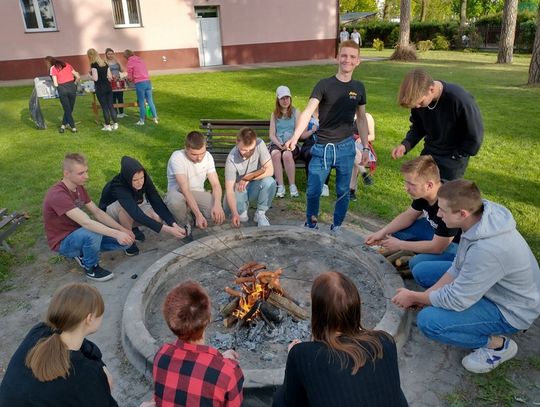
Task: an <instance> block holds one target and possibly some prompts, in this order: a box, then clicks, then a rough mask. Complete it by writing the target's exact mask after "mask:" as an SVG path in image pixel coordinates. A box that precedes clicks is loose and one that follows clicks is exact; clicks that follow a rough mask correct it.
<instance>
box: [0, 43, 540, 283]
mask: <svg viewBox="0 0 540 407" xmlns="http://www.w3.org/2000/svg"><path fill="white" fill-rule="evenodd" d="M390 53H391V50H385V51H383V52H382V53H379V52H377V51H374V50H371V49H363V50H362V55H363V56H364V57H366V58H367V57H379V56H386V57H387V56H389V55H390ZM420 58H421V59H420V60H419V61H418V62H416V63H414V64H411V63H395V62H390V61H386V60H385V61H376V62H364V63H363V64H362V65H360V67H359V68H358V69H357V72H356V74H355V77H356V78H357V79H360V80H362V81H364V83H365V85H366V89H367V93H368V105H367V107H368V111H370V112H371V113H372V114H373V116H374V117H375V121H376V135H377V140H376V142H375V146H376V150H377V153H378V156H379V168H378V169H377V172H376V174H375V180H376V182H375V185H373V186H372V187H370V188H364V189H363V190H362V191H361V194H360V199H359V200H358V202H356V203H352V204H351V211H353V212H356V213H361V214H368V215H373V216H378V217H381V218H383V219H389V218H391V217H392V216H393V215H395V214H397V213H398V212H399V211H401V210H402V209H404V208H405V207H406V206H407V205H408V204H409V199H408V198H407V195H406V194H405V193H404V191H403V188H402V182H401V177H400V174H399V165H400V162H396V161H393V160H392V159H391V158H390V157H389V152H390V150H391V148H392V147H393V146H394V145H395V144H397V143H399V141H400V140H401V139H402V137H403V136H404V134H405V132H406V130H407V128H408V111H407V110H405V109H402V108H400V107H399V106H398V105H397V104H396V101H395V99H396V93H397V89H398V86H399V83H400V81H401V79H402V77H403V76H404V74H405V72H406V71H408V70H409V69H411V68H412V67H414V66H423V67H425V68H427V69H428V70H429V71H430V72H431V73H432V75H433V76H434V77H435V78H440V79H444V80H447V81H450V82H456V83H459V84H461V85H462V86H464V87H465V88H466V89H467V90H469V91H470V92H471V93H472V94H473V95H474V96H475V97H476V99H477V101H478V104H479V105H480V108H481V111H482V114H483V117H484V122H485V129H486V132H485V142H484V145H483V147H482V149H481V150H480V153H479V155H478V156H477V157H474V158H472V159H471V162H470V165H469V169H468V172H467V174H466V175H467V178H469V179H472V180H474V181H476V182H477V183H478V185H479V186H480V188H481V190H482V192H483V193H484V195H485V197H486V198H488V199H491V200H494V201H497V202H500V203H502V204H503V205H506V206H507V207H508V208H509V209H510V210H511V211H512V213H513V214H514V216H515V218H516V220H517V223H518V228H519V230H520V231H521V232H522V233H523V235H524V236H525V238H526V239H527V241H528V242H529V244H530V245H531V246H532V248H533V250H534V252H535V254H536V256H537V257H539V256H540V228H539V220H538V215H539V213H538V208H539V206H540V198H539V197H540V193H539V190H540V177H539V171H538V165H539V163H540V135H539V129H540V103H539V101H540V89H539V88H530V87H527V86H525V83H526V81H527V71H528V64H529V60H530V56H522V55H517V56H516V57H515V62H514V64H513V65H508V66H506V65H505V66H499V65H496V64H494V61H495V59H496V54H486V53H463V52H432V51H430V52H428V53H425V54H420ZM334 72H335V67H334V66H331V65H324V66H307V67H292V68H272V69H257V70H246V71H236V72H217V73H216V72H214V73H197V74H185V75H167V76H155V77H154V78H153V84H154V87H155V90H154V98H155V100H156V104H157V108H158V112H159V116H160V124H159V125H158V126H154V125H153V124H151V123H147V125H146V126H144V127H137V126H135V124H134V123H135V122H136V121H137V112H136V111H135V109H128V114H129V117H127V118H124V119H121V122H120V126H121V127H120V130H118V131H116V132H113V133H104V132H101V131H100V128H101V126H98V125H96V124H95V123H94V121H93V116H92V112H91V108H90V105H91V97H90V96H84V97H80V98H78V100H77V106H76V109H75V114H74V116H75V119H76V121H77V127H78V129H79V133H78V134H76V135H72V134H71V133H68V132H67V133H65V134H59V133H58V132H57V125H58V124H59V123H60V120H61V108H60V104H59V102H58V100H45V101H41V106H42V110H43V114H44V116H45V118H46V121H47V124H48V126H49V128H48V129H47V130H36V129H35V127H34V124H33V123H32V121H31V120H30V118H29V112H28V99H29V96H30V93H31V87H17V88H0V115H1V120H0V157H1V159H0V174H1V181H0V207H7V208H8V209H9V210H21V211H27V212H29V213H30V215H31V219H30V221H28V222H27V223H26V224H25V225H24V226H23V227H22V228H21V229H20V230H19V231H18V232H17V233H16V234H15V235H14V236H13V237H12V238H11V239H10V242H11V243H12V245H13V246H14V247H15V248H16V256H15V257H12V256H8V255H6V254H5V253H3V252H0V277H1V275H2V274H4V275H5V273H6V270H7V268H8V265H9V264H17V263H20V262H22V261H24V259H25V254H26V253H27V252H28V249H29V248H31V247H32V246H33V244H34V243H35V241H36V239H37V238H41V237H42V236H43V226H42V220H41V203H42V199H43V195H44V193H45V192H46V190H47V188H48V187H49V186H50V185H51V184H53V183H54V182H55V181H57V180H58V179H60V178H61V170H60V163H61V160H62V157H63V156H64V154H65V153H66V152H68V151H80V152H83V153H85V154H86V155H87V157H88V159H89V162H90V181H89V184H88V188H89V191H90V193H91V195H92V196H93V198H94V200H95V201H97V200H99V194H100V192H101V188H102V187H103V185H104V183H105V182H106V181H107V180H108V179H109V178H110V177H111V176H112V175H113V174H115V173H116V172H117V171H118V169H119V162H120V158H121V157H122V156H123V155H124V154H127V155H131V156H133V157H136V158H137V159H139V160H140V161H141V162H142V163H143V164H144V165H145V167H146V168H147V170H148V171H149V172H150V174H152V176H153V179H154V181H155V182H156V183H157V185H158V186H159V187H160V188H161V190H162V191H164V190H165V188H166V178H165V171H166V165H167V160H168V158H169V156H170V154H171V152H172V151H173V150H175V149H178V148H181V147H182V145H183V138H184V136H185V134H186V133H187V132H188V131H190V130H194V129H197V128H198V120H199V119H200V118H253V119H267V118H269V116H270V112H271V110H272V108H273V103H274V91H275V89H276V87H277V86H278V85H281V84H285V85H288V86H289V87H290V88H291V90H292V93H293V96H294V103H295V104H296V106H297V107H299V108H303V107H304V106H305V104H306V101H307V99H308V97H309V95H310V92H311V90H312V88H313V86H314V85H315V83H316V82H317V81H318V80H319V79H320V78H322V77H326V76H330V75H333V74H334ZM128 98H134V95H133V94H131V95H128ZM419 152H420V148H416V149H415V150H413V152H412V153H411V154H410V157H411V158H412V157H414V156H416V155H418V154H419ZM299 176H300V181H299V184H300V189H301V190H304V189H305V186H304V178H303V173H302V174H300V173H299ZM300 202H301V203H296V204H293V205H292V207H294V208H297V209H302V208H303V205H304V203H303V202H304V201H303V200H301V201H300ZM322 209H323V211H325V212H326V213H328V212H330V211H331V199H326V200H323V207H322Z"/></svg>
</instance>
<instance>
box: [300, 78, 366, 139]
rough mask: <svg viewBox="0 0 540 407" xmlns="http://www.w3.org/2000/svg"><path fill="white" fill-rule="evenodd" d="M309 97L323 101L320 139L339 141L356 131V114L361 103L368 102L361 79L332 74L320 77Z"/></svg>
mask: <svg viewBox="0 0 540 407" xmlns="http://www.w3.org/2000/svg"><path fill="white" fill-rule="evenodd" d="M310 97H311V98H314V99H317V100H319V102H320V103H319V130H317V142H318V143H320V144H327V143H339V142H340V141H343V140H345V139H346V138H347V137H350V136H352V135H353V121H354V115H355V114H356V111H357V109H358V106H361V105H365V104H366V90H365V88H364V84H363V83H362V82H360V81H355V80H351V81H349V82H341V81H340V80H339V79H337V78H336V77H335V76H332V77H330V78H326V79H322V80H320V81H319V83H317V85H316V86H315V88H314V89H313V92H311V96H310Z"/></svg>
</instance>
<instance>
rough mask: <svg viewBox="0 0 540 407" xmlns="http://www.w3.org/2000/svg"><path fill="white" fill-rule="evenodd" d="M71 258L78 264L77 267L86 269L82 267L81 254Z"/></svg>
mask: <svg viewBox="0 0 540 407" xmlns="http://www.w3.org/2000/svg"><path fill="white" fill-rule="evenodd" d="M73 260H75V261H76V262H77V264H78V265H79V267H81V268H83V269H85V270H86V268H85V267H84V264H83V262H82V256H77V257H74V258H73Z"/></svg>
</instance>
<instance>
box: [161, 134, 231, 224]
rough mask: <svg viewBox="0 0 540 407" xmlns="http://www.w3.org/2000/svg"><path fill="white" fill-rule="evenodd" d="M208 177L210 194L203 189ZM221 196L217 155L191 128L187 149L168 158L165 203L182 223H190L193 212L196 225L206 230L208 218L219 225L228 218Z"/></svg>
mask: <svg viewBox="0 0 540 407" xmlns="http://www.w3.org/2000/svg"><path fill="white" fill-rule="evenodd" d="M206 179H208V181H209V182H210V186H211V187H212V192H211V193H210V192H208V191H205V189H204V183H205V181H206ZM222 195H223V192H222V189H221V184H220V183H219V178H218V176H217V173H216V167H215V164H214V158H213V157H212V155H211V154H210V153H209V152H208V151H206V138H205V136H203V135H202V134H201V133H200V132H198V131H192V132H190V133H189V134H188V135H187V136H186V143H185V148H184V150H176V151H175V152H174V153H172V155H171V158H169V162H168V164H167V195H166V196H165V203H166V205H167V207H168V208H169V210H170V211H171V212H172V214H173V215H174V217H175V218H176V220H177V222H179V223H180V224H186V223H188V222H189V219H188V218H189V211H191V213H192V214H193V216H194V218H195V226H196V227H198V228H199V229H206V228H207V227H208V220H212V221H213V222H214V223H215V224H216V225H221V224H222V223H223V221H224V220H225V213H224V212H223V207H222V206H221V198H222Z"/></svg>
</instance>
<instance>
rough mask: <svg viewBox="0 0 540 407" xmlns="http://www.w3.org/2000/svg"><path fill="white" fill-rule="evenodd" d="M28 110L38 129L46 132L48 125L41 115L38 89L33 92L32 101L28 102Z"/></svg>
mask: <svg viewBox="0 0 540 407" xmlns="http://www.w3.org/2000/svg"><path fill="white" fill-rule="evenodd" d="M28 108H29V109H30V116H31V117H32V120H33V121H34V123H35V124H36V127H37V128H38V129H40V130H45V129H46V128H47V124H46V123H45V119H44V118H43V114H42V113H41V107H40V105H39V98H38V96H37V92H36V88H34V90H33V91H32V96H30V101H29V102H28Z"/></svg>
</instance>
